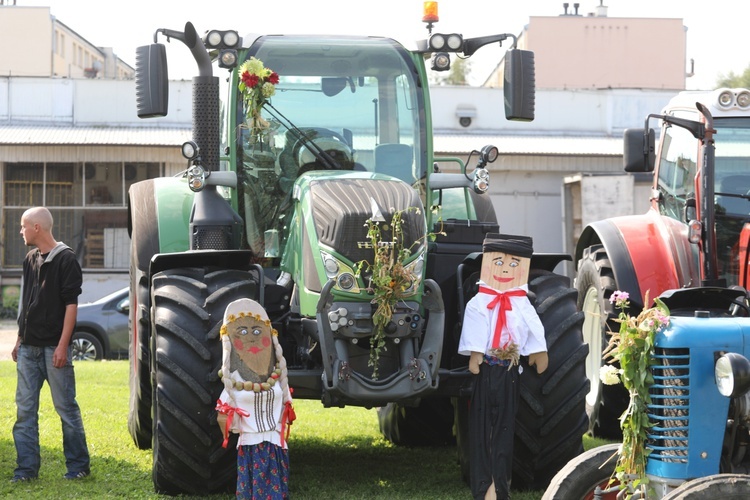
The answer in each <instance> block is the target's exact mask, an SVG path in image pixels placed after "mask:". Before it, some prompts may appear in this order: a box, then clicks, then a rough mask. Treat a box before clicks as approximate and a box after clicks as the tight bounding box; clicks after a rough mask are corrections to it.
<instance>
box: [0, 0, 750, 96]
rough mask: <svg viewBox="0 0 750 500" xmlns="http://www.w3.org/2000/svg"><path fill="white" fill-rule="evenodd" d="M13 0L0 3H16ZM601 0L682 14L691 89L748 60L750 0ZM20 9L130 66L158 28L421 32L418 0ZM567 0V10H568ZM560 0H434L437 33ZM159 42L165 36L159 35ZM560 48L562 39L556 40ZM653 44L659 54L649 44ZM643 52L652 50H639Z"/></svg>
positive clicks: (215, 1)
mask: <svg viewBox="0 0 750 500" xmlns="http://www.w3.org/2000/svg"><path fill="white" fill-rule="evenodd" d="M13 1H14V0H4V3H5V4H6V5H7V4H12V3H13ZM600 2H601V3H602V4H603V5H605V6H606V7H608V13H607V15H608V16H609V17H656V18H678V19H682V20H683V25H684V26H685V27H686V28H687V59H688V62H686V71H688V70H689V68H688V67H687V66H689V60H690V59H694V60H695V70H694V71H695V76H693V77H691V78H688V79H687V84H686V85H687V88H688V89H712V88H714V87H715V83H716V81H717V80H718V79H719V78H720V76H722V75H727V74H729V73H730V72H734V73H735V74H740V73H742V72H743V71H744V70H745V68H747V67H748V66H749V65H750V51H748V47H750V29H748V26H747V20H748V18H749V17H750V16H749V14H750V2H747V0H714V1H713V2H710V3H706V2H700V1H698V0H580V1H579V2H578V3H579V4H580V8H579V13H581V14H583V15H587V14H588V13H589V12H593V11H595V9H596V7H597V6H598V5H599V4H600ZM15 3H16V5H17V6H21V7H23V6H47V7H50V9H51V11H50V12H51V14H52V15H53V16H55V17H56V18H57V19H58V20H59V21H61V22H63V23H64V24H66V25H67V26H68V27H70V28H71V29H73V30H74V31H76V32H77V33H78V34H79V35H81V36H83V37H84V38H86V39H87V40H88V41H89V42H91V43H93V44H94V45H97V46H100V47H112V48H113V49H114V52H115V53H116V54H117V55H118V56H119V57H120V59H122V60H124V61H125V62H126V63H128V64H130V65H132V66H135V50H136V47H138V46H140V45H147V44H149V43H152V42H153V39H154V32H155V31H156V30H157V29H159V28H168V29H174V30H178V31H182V29H183V28H184V26H185V22H187V21H190V22H192V23H193V25H194V26H195V28H196V30H197V31H198V33H204V32H205V31H208V30H210V29H220V30H225V29H236V30H237V31H238V32H239V33H240V35H244V34H248V33H261V34H267V33H276V34H279V33H290V34H291V33H294V34H362V35H375V36H391V37H394V38H396V39H398V40H399V41H402V42H412V41H414V40H418V39H423V38H426V35H427V30H426V29H425V25H424V23H422V22H421V18H422V3H423V2H422V0H317V1H315V0H265V1H259V0H211V1H196V0H124V1H109V0H55V1H53V0H15ZM568 3H569V4H570V7H569V12H572V10H573V7H572V5H573V3H574V2H571V1H569V2H568ZM562 13H563V2H562V1H558V0H440V1H439V17H440V22H439V23H437V24H436V25H435V31H439V32H444V33H461V34H462V35H463V36H464V37H472V36H484V35H493V34H498V33H510V34H513V35H518V34H520V33H521V31H522V30H523V28H524V26H525V25H526V24H528V22H529V17H531V16H558V15H560V14H562ZM159 42H165V39H164V38H163V37H162V36H160V37H159ZM560 43H561V45H562V44H564V41H563V40H561V42H560ZM507 48H508V47H507V44H504V45H503V47H498V46H497V44H492V45H491V46H489V45H488V46H485V47H484V48H482V49H481V50H480V51H479V52H477V54H475V55H474V56H472V58H471V61H472V63H471V68H472V73H471V78H470V83H471V84H474V85H478V84H481V83H482V82H483V81H484V80H485V78H486V77H487V76H488V75H489V73H490V72H491V70H492V69H493V68H494V66H495V64H497V62H498V61H499V60H500V58H501V57H502V55H503V54H504V52H505V50H506V49H507ZM653 50H654V51H656V50H659V47H658V45H657V44H656V42H654V45H653ZM167 54H168V59H169V65H170V66H169V76H170V78H173V79H183V78H185V79H189V78H191V77H192V76H194V75H195V74H196V73H197V71H196V66H195V63H194V62H193V61H192V58H191V57H190V55H189V52H188V49H187V48H186V47H185V46H184V45H182V43H180V42H178V41H173V42H172V43H170V44H168V45H167ZM644 57H648V54H647V53H646V54H644Z"/></svg>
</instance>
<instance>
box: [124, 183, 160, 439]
mask: <svg viewBox="0 0 750 500" xmlns="http://www.w3.org/2000/svg"><path fill="white" fill-rule="evenodd" d="M156 221H157V214H156V200H155V197H154V181H153V180H148V181H143V182H138V183H135V184H133V185H132V186H131V188H130V191H129V193H128V226H129V228H130V313H129V314H130V317H129V329H130V342H129V346H128V354H129V361H130V379H129V383H130V401H129V410H128V431H129V432H130V436H131V437H132V438H133V442H134V443H135V445H136V446H137V447H138V448H139V449H141V450H147V449H149V448H151V431H152V426H153V422H152V420H151V400H152V393H151V347H150V344H151V312H150V307H151V296H150V284H149V279H148V266H149V262H150V261H151V257H153V256H154V255H156V254H157V253H159V235H158V230H159V228H158V224H157V222H156Z"/></svg>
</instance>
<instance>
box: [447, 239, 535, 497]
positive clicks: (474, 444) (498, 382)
mask: <svg viewBox="0 0 750 500" xmlns="http://www.w3.org/2000/svg"><path fill="white" fill-rule="evenodd" d="M482 250H483V256H482V268H481V271H480V282H479V291H478V293H477V294H476V295H475V296H474V297H473V298H472V299H471V300H470V301H469V302H468V303H467V304H466V311H465V313H464V319H463V327H462V330H461V339H460V341H459V345H458V353H459V354H461V355H464V356H469V371H471V373H473V374H474V375H475V377H474V382H473V383H474V387H473V392H472V396H471V403H470V406H469V449H470V454H471V456H470V462H471V468H470V471H469V472H470V474H469V475H470V481H469V482H470V485H471V492H472V495H473V496H474V498H476V499H483V498H488V499H494V498H501V499H505V498H509V497H510V479H511V474H512V469H513V435H514V433H515V418H516V409H517V407H518V398H519V394H520V392H519V376H520V374H521V373H522V371H523V369H522V368H521V366H520V365H519V359H520V357H521V356H528V357H529V365H530V366H536V370H537V372H538V373H542V372H543V371H544V370H546V369H547V363H548V358H547V343H546V340H545V338H544V326H543V325H542V322H541V320H540V319H539V316H538V315H537V312H536V310H535V309H534V307H533V306H532V304H531V302H530V301H529V299H528V297H527V292H528V291H529V288H528V281H529V266H530V262H531V255H532V253H533V247H532V240H531V238H529V237H526V236H512V235H505V234H495V233H490V234H488V235H487V236H486V238H485V240H484V243H483V246H482Z"/></svg>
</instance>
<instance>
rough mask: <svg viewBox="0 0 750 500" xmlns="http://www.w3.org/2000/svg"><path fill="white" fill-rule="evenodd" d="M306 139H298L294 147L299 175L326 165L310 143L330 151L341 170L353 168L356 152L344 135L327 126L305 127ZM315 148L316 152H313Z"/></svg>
mask: <svg viewBox="0 0 750 500" xmlns="http://www.w3.org/2000/svg"><path fill="white" fill-rule="evenodd" d="M302 133H303V134H304V135H305V138H304V139H297V141H296V142H295V143H294V146H293V147H292V158H294V160H295V161H296V162H297V166H298V167H299V171H298V172H297V175H300V174H303V173H305V172H307V171H309V170H319V169H322V168H329V167H326V166H325V164H322V163H321V161H320V160H319V159H318V157H317V156H316V155H315V152H317V150H316V149H315V148H314V146H313V147H311V145H310V143H311V142H312V143H315V146H317V147H318V148H320V149H321V150H323V151H325V152H326V153H328V155H329V156H330V157H331V158H332V159H333V160H334V161H335V162H336V163H337V164H338V168H339V169H341V170H351V169H352V167H353V165H354V154H353V152H352V148H351V147H349V145H348V144H347V142H346V139H344V136H342V135H341V134H338V133H336V132H334V131H332V130H328V129H326V128H317V127H316V128H307V129H303V130H302ZM313 150H315V152H313Z"/></svg>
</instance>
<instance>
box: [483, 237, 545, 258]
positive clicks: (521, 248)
mask: <svg viewBox="0 0 750 500" xmlns="http://www.w3.org/2000/svg"><path fill="white" fill-rule="evenodd" d="M482 251H483V252H503V253H509V254H511V255H515V256H517V257H525V258H531V255H532V254H533V253H534V243H533V240H532V239H531V237H530V236H517V235H513V234H498V233H487V236H485V237H484V243H482Z"/></svg>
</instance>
